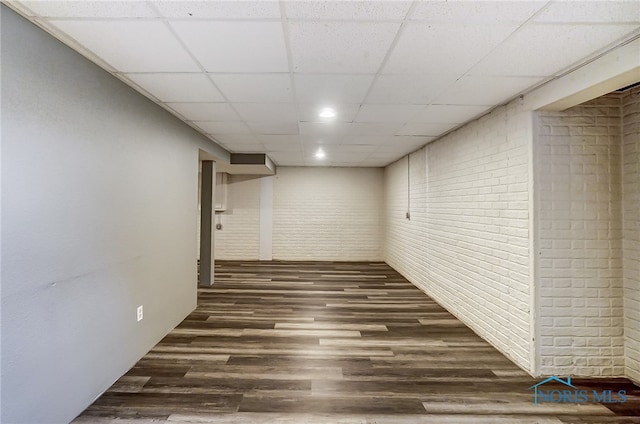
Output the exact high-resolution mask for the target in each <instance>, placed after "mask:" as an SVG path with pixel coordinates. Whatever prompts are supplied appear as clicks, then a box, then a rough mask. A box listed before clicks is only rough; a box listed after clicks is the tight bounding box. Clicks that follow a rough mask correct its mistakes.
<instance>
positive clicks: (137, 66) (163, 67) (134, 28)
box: [50, 20, 200, 72]
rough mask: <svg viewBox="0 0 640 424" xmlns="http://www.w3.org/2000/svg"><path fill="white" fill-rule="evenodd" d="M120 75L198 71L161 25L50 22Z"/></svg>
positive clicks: (162, 24) (147, 22) (124, 22)
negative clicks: (127, 73) (122, 73)
mask: <svg viewBox="0 0 640 424" xmlns="http://www.w3.org/2000/svg"><path fill="white" fill-rule="evenodd" d="M50 22H51V23H52V24H53V25H54V26H56V27H58V28H59V29H60V30H62V31H64V32H65V33H67V34H68V35H69V36H71V37H73V38H74V39H75V40H76V41H78V42H79V43H80V44H81V45H83V46H84V47H85V48H87V49H88V50H90V51H92V52H93V53H95V54H96V55H97V56H98V57H100V58H101V59H103V60H104V61H105V62H107V63H108V64H109V65H111V66H113V67H114V68H116V69H117V70H118V71H119V72H159V71H160V72H198V71H200V68H199V67H198V65H197V64H196V63H195V62H194V61H193V59H191V57H190V56H189V54H188V53H187V52H186V51H185V50H184V48H183V47H182V46H181V45H180V43H179V42H178V40H177V39H176V38H175V37H174V36H173V34H172V33H171V31H169V29H168V28H167V27H166V26H165V25H164V23H162V22H150V21H98V20H82V21H71V20H52V21H50Z"/></svg>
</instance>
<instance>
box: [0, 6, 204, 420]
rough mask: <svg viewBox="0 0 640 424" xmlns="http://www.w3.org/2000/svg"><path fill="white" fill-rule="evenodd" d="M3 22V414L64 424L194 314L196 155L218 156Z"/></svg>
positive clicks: (76, 58) (57, 49)
mask: <svg viewBox="0 0 640 424" xmlns="http://www.w3.org/2000/svg"><path fill="white" fill-rule="evenodd" d="M1 13H2V26H1V28H2V103H1V105H2V183H3V185H2V273H1V277H2V416H1V418H2V422H3V423H29V424H34V423H64V422H68V421H70V420H72V419H73V418H74V417H75V416H76V415H77V414H79V413H80V412H81V411H82V410H83V409H84V408H85V407H86V406H88V405H89V404H90V403H91V402H92V401H93V400H94V399H95V398H96V397H97V396H98V395H99V394H100V393H101V392H102V391H104V390H105V389H106V388H108V387H109V385H111V384H112V383H113V382H114V381H115V380H116V379H117V378H118V377H119V376H121V375H122V374H123V373H125V372H126V371H127V370H128V369H129V368H130V367H131V366H132V365H133V364H134V363H135V362H136V361H137V360H138V359H139V358H140V357H142V356H143V355H144V354H145V353H146V352H147V351H148V350H149V349H150V348H151V347H152V346H153V345H154V344H155V343H156V342H157V341H158V340H160V339H161V338H162V337H163V336H164V335H165V334H166V333H167V332H168V331H169V330H170V329H172V328H173V327H174V326H175V325H177V324H178V323H179V322H180V321H181V320H182V319H183V318H184V317H185V316H186V315H187V314H188V313H189V312H190V311H192V310H193V309H194V308H195V305H196V253H197V252H196V250H197V248H196V222H197V189H198V151H199V149H204V150H207V151H209V152H215V151H216V148H217V146H215V145H212V143H211V142H210V141H208V140H207V139H206V138H204V137H203V136H201V135H199V134H198V133H196V132H195V131H194V130H192V129H191V128H189V127H188V126H186V125H184V124H182V123H181V122H180V121H179V120H178V119H177V118H175V117H173V116H172V115H170V114H169V113H168V112H166V111H164V110H163V109H161V108H160V107H158V106H156V105H154V104H153V103H152V102H151V101H149V100H147V99H146V98H144V97H142V96H141V95H139V94H138V93H136V92H135V91H133V90H132V89H130V88H128V87H127V86H126V85H124V84H123V83H121V82H120V81H118V80H117V79H116V78H114V77H112V76H111V75H109V74H108V73H106V72H105V71H103V70H102V69H100V68H99V67H97V66H95V65H94V64H92V63H90V62H89V61H87V60H86V59H84V58H83V57H82V56H80V55H78V54H77V53H75V52H73V51H72V50H70V49H69V48H67V47H66V46H64V45H63V44H61V43H60V42H58V41H56V40H55V39H53V38H52V37H51V36H49V35H48V34H46V33H45V32H43V31H41V30H40V29H38V28H37V27H35V26H34V25H32V24H31V23H29V22H27V21H25V20H24V19H23V18H21V17H19V16H18V15H16V14H15V13H14V12H12V11H10V10H9V9H7V8H6V7H5V6H2V12H1ZM138 305H144V319H143V320H142V321H141V322H140V323H137V322H136V307H137V306H138Z"/></svg>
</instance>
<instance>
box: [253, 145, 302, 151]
mask: <svg viewBox="0 0 640 424" xmlns="http://www.w3.org/2000/svg"><path fill="white" fill-rule="evenodd" d="M262 144H263V145H264V148H265V151H268V152H302V144H300V143H294V144H288V143H281V144H265V143H262Z"/></svg>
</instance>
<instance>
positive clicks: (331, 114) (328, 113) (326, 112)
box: [320, 107, 336, 118]
mask: <svg viewBox="0 0 640 424" xmlns="http://www.w3.org/2000/svg"><path fill="white" fill-rule="evenodd" d="M320 117H321V118H335V117H336V111H335V110H333V109H331V108H330V107H325V108H324V109H322V110H321V111H320Z"/></svg>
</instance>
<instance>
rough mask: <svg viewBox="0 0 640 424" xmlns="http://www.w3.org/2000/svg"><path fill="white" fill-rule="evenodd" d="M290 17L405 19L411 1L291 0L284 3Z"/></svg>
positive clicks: (315, 18) (313, 18) (314, 18)
mask: <svg viewBox="0 0 640 424" xmlns="http://www.w3.org/2000/svg"><path fill="white" fill-rule="evenodd" d="M284 5H285V8H286V13H287V18H289V19H298V20H299V19H302V20H313V21H318V20H324V19H330V20H333V19H345V18H347V17H348V19H351V20H391V19H404V17H405V16H406V15H407V12H408V11H409V8H410V7H411V2H410V1H289V2H285V3H284Z"/></svg>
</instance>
